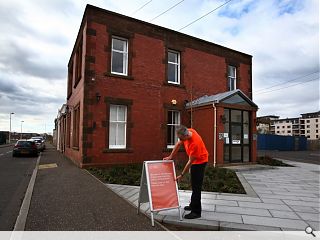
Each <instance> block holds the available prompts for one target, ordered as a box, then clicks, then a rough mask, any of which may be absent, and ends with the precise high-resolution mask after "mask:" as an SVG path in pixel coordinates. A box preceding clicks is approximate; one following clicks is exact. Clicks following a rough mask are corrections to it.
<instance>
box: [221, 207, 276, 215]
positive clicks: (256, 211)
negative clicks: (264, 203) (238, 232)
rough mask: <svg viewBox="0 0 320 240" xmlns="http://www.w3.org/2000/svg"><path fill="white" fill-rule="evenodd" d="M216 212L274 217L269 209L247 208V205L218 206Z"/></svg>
mask: <svg viewBox="0 0 320 240" xmlns="http://www.w3.org/2000/svg"><path fill="white" fill-rule="evenodd" d="M216 212H221V213H235V214H246V215H253V216H268V217H272V215H271V214H270V212H269V211H268V210H265V209H257V208H246V207H226V206H216Z"/></svg>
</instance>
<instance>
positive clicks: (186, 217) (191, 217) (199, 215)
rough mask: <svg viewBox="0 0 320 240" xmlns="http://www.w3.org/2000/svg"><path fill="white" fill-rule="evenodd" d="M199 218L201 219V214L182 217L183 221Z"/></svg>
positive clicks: (192, 213)
mask: <svg viewBox="0 0 320 240" xmlns="http://www.w3.org/2000/svg"><path fill="white" fill-rule="evenodd" d="M200 217H201V214H197V213H194V212H191V213H189V214H186V215H184V218H185V219H195V218H200Z"/></svg>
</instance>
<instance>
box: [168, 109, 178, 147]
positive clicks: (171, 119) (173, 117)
mask: <svg viewBox="0 0 320 240" xmlns="http://www.w3.org/2000/svg"><path fill="white" fill-rule="evenodd" d="M167 119H168V121H167V148H173V147H174V145H175V144H176V142H177V141H178V137H177V134H176V128H177V127H178V126H179V125H180V122H181V120H180V112H179V111H176V110H168V116H167Z"/></svg>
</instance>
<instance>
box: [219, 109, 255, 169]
mask: <svg viewBox="0 0 320 240" xmlns="http://www.w3.org/2000/svg"><path fill="white" fill-rule="evenodd" d="M223 119H224V133H223V136H224V161H225V162H230V163H232V162H249V161H250V120H249V119H250V117H249V112H248V111H243V110H235V109H225V110H224V118H223Z"/></svg>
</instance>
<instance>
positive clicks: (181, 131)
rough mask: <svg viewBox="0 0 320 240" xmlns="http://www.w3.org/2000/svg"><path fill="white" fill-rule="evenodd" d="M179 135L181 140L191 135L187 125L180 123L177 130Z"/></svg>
mask: <svg viewBox="0 0 320 240" xmlns="http://www.w3.org/2000/svg"><path fill="white" fill-rule="evenodd" d="M176 133H177V136H178V138H179V139H180V140H181V141H185V140H187V139H189V138H190V137H191V135H190V132H189V130H188V128H187V127H186V126H183V125H180V126H179V127H177V130H176Z"/></svg>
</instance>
